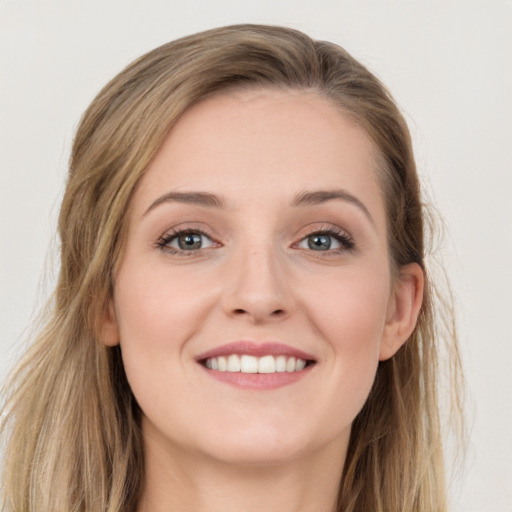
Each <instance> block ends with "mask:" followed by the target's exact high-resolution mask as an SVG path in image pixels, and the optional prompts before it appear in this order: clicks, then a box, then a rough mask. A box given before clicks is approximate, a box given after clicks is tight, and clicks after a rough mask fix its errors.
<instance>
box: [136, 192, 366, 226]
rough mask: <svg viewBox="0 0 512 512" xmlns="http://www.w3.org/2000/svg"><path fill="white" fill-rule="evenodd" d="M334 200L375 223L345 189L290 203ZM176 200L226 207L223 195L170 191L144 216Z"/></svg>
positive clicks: (301, 195)
mask: <svg viewBox="0 0 512 512" xmlns="http://www.w3.org/2000/svg"><path fill="white" fill-rule="evenodd" d="M333 200H341V201H345V202H348V203H351V204H353V205H355V206H357V207H358V208H359V209H360V210H361V211H362V212H363V213H364V214H365V215H366V217H367V218H368V219H369V220H370V222H371V223H372V224H373V223H374V220H373V217H372V216H371V214H370V212H369V211H368V208H366V206H365V205H364V203H363V202H362V201H361V200H359V199H358V198H357V197H356V196H354V195H352V194H351V193H350V192H347V191H346V190H343V189H336V190H315V191H311V192H308V191H304V192H300V193H299V194H297V195H296V196H295V197H294V198H293V199H292V201H291V203H290V205H291V206H293V207H306V206H315V205H319V204H323V203H326V202H328V201H333ZM174 202H175V203H184V204H195V205H199V206H206V207H208V208H221V209H225V208H226V203H225V202H224V200H223V199H222V198H221V197H219V196H217V195H215V194H211V193H209V192H168V193H167V194H164V195H163V196H160V197H159V198H157V199H155V201H153V202H152V203H151V205H150V206H149V208H148V209H147V210H146V211H145V212H144V214H143V216H144V215H146V214H147V213H149V212H150V211H151V210H153V209H154V208H156V207H157V206H159V205H161V204H163V203H174Z"/></svg>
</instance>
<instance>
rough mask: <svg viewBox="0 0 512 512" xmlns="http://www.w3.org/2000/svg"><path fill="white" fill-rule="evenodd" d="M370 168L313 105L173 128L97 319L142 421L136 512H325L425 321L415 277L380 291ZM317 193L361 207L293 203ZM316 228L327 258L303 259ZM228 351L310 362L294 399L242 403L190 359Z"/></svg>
mask: <svg viewBox="0 0 512 512" xmlns="http://www.w3.org/2000/svg"><path fill="white" fill-rule="evenodd" d="M376 156H377V150H376V148H375V147H374V145H373V143H372V142H371V141H370V140H369V138H368V137H367V136H366V134H365V133H364V132H363V131H362V130H361V129H359V128H358V127H357V126H356V125H355V124H354V123H353V122H352V121H350V120H349V119H348V118H347V117H346V116H345V115H343V114H342V113H341V112H340V110H338V109H337V108H336V107H335V106H334V105H333V104H331V103H330V102H329V101H328V100H326V99H322V98H320V97H319V96H317V95H315V94H313V93H308V92H293V91H288V92H283V91H274V90H256V91H240V92H235V93H234V92H230V93H229V94H224V95H217V96H214V97H212V98H209V99H207V100H204V101H202V102H201V103H199V104H197V105H195V106H193V107H192V108H190V109H189V110H188V111H187V112H186V113H185V114H184V115H183V116H182V117H181V119H180V120H179V121H178V123H177V124H176V125H175V126H174V127H173V129H172V131H171V132H170V134H169V136H168V138H167V139H166V141H165V143H164V145H163V146H162V148H161V150H160V151H159V153H158V155H157V157H156V159H155V160H154V161H153V163H152V165H151V166H150V168H149V169H148V171H147V173H146V174H145V175H144V177H143V179H142V180H141V182H140V185H139V187H138V189H137V190H136V193H135V195H134V197H133V200H132V203H131V207H130V211H129V218H128V222H129V230H128V238H127V245H126V251H125V253H124V255H123V259H122V261H121V263H120V266H119V270H118V273H117V275H116V279H115V291H114V299H113V302H112V304H111V307H110V310H109V313H108V314H107V315H106V318H105V320H104V340H105V343H107V344H109V345H115V344H117V343H120V344H121V348H122V353H123V360H124V364H125V368H126V373H127V377H128V380H129V383H130V386H131V387H132V390H133V393H134V395H135V397H136V398H137V400H138V402H139V404H140V406H141V408H142V410H143V413H144V417H143V424H142V428H143V438H144V443H145V453H146V481H145V490H144V493H143V495H142V497H141V500H140V505H139V509H138V510H139V511H149V510H151V511H154V512H159V511H167V510H184V511H188V510H194V511H197V510H208V511H219V512H220V511H222V512H226V511H230V510H237V511H239V510H244V511H249V512H250V511H256V510H258V511H259V510H280V511H284V512H287V511H330V510H333V507H334V504H335V501H336V494H337V487H338V484H339V479H340V476H341V472H342V467H343V463H344V459H345V453H346V449H347V444H348V440H349V435H350V428H351V424H352V422H353V420H354V418H355V416H356V415H357V413H358V412H359V411H360V409H361V408H362V406H363V404H364V402H365V400H366V397H367V396H368V393H369V391H370V389H371V386H372V383H373V380H374V377H375V372H376V369H377V365H378V362H379V360H383V359H387V358H389V357H391V356H392V355H393V354H394V353H395V352H396V350H398V348H399V347H400V346H401V345H402V343H404V341H405V340H406V339H407V338H408V336H409V335H410V333H411V332H412V330H413V328H414V325H415V323H416V318H417V315H418V311H419V308H420V305H421V296H422V287H423V278H422V273H421V270H420V269H419V267H418V266H417V265H415V264H411V265H409V266H407V267H405V268H404V269H402V272H401V276H400V277H399V278H398V279H392V277H391V275H390V262H389V256H388V248H387V243H386V239H387V233H386V217H385V209H384V200H383V196H382V192H381V188H380V186H379V183H378V170H376V164H375V162H376V160H377V158H376ZM319 190H321V191H333V190H337V191H339V190H343V191H344V192H345V193H348V194H350V196H351V197H353V198H356V199H357V201H359V202H360V204H356V202H355V201H354V200H347V199H346V198H336V199H331V200H325V201H321V202H320V203H318V204H303V205H301V206H296V205H294V204H293V203H294V201H295V203H296V202H297V197H298V196H299V195H300V194H301V193H304V192H305V191H306V192H312V191H319ZM169 192H174V193H175V192H180V193H183V192H201V193H209V194H214V195H215V196H216V197H218V198H220V200H222V202H223V206H222V207H219V206H218V205H209V204H203V203H185V202H181V201H173V200H163V199H161V198H162V196H164V195H165V194H168V193H169ZM365 210H366V211H365ZM177 228H178V229H187V230H189V231H190V232H194V233H195V232H204V233H206V235H207V236H203V237H202V238H201V239H200V240H201V243H202V248H201V249H198V250H192V251H185V250H179V245H178V240H177V239H176V238H174V239H172V240H170V241H169V237H170V236H172V232H173V230H175V229H177ZM326 229H329V230H334V231H336V235H332V234H330V233H325V235H326V236H327V237H330V238H329V240H330V241H331V244H332V245H331V248H330V249H328V250H318V248H317V247H316V246H314V248H313V249H312V248H311V247H310V245H308V241H311V239H312V237H311V235H312V234H313V233H318V232H320V231H322V232H324V231H325V230H326ZM169 233H171V235H169ZM338 234H340V235H341V236H342V237H345V238H347V237H348V238H349V239H350V241H351V244H353V247H349V246H348V245H346V243H345V242H344V241H343V240H342V241H341V242H340V241H338V240H337V239H336V236H338ZM166 236H167V240H168V241H169V243H168V244H167V245H166V246H164V247H162V246H161V245H162V244H163V242H162V238H165V237H166ZM308 237H309V238H308ZM159 241H160V245H159ZM349 245H350V244H349ZM236 340H251V341H254V342H256V343H262V342H265V341H274V342H280V343H283V344H285V345H288V346H290V347H294V348H297V349H300V350H302V351H305V352H307V353H309V354H312V355H313V356H314V359H315V364H314V365H313V367H312V368H310V369H309V371H308V373H307V375H306V376H304V377H303V378H302V379H300V380H298V381H297V382H295V383H293V384H290V385H286V386H282V387H279V388H277V389H265V390H254V389H240V388H238V387H234V386H232V385H230V384H226V383H225V382H219V381H218V380H216V379H213V378H212V377H211V376H210V375H209V373H208V372H207V371H206V370H205V369H204V368H203V367H202V366H201V365H200V364H199V363H198V362H197V361H196V358H197V356H198V355H199V354H201V353H203V352H205V351H207V350H210V349H213V348H215V347H218V346H220V345H223V344H225V343H228V342H233V341H236Z"/></svg>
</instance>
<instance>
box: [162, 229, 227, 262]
mask: <svg viewBox="0 0 512 512" xmlns="http://www.w3.org/2000/svg"><path fill="white" fill-rule="evenodd" d="M183 235H201V236H203V237H206V238H208V239H209V240H212V242H213V244H214V245H216V246H218V245H220V244H218V243H216V242H214V241H213V239H212V237H211V236H210V235H209V234H208V233H206V232H205V231H204V230H202V229H198V228H183V229H174V230H172V231H170V232H168V233H166V234H165V235H163V236H161V237H160V238H159V239H158V241H157V243H156V246H157V247H158V248H159V249H161V250H162V251H165V252H168V253H170V254H179V255H180V256H192V255H194V254H197V253H198V251H201V250H204V248H200V249H191V250H188V251H186V250H183V249H176V248H175V247H170V246H169V244H170V243H171V242H173V241H174V240H175V239H177V238H178V237H180V236H183Z"/></svg>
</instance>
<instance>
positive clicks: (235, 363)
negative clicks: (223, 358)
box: [212, 354, 240, 372]
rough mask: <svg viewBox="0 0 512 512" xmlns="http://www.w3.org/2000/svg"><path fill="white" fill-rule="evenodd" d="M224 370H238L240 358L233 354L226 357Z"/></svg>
mask: <svg viewBox="0 0 512 512" xmlns="http://www.w3.org/2000/svg"><path fill="white" fill-rule="evenodd" d="M212 359H215V357H212ZM226 371H228V372H239V371H240V358H239V357H238V356H237V355H235V354H233V355H231V356H229V357H228V364H227V367H226Z"/></svg>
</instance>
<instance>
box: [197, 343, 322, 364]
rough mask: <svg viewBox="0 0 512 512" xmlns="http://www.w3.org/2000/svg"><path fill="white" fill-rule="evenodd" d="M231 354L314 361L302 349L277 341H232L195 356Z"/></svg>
mask: <svg viewBox="0 0 512 512" xmlns="http://www.w3.org/2000/svg"><path fill="white" fill-rule="evenodd" d="M231 354H238V355H249V356H256V357H263V356H289V357H295V358H298V359H304V360H306V361H314V360H315V358H314V357H313V356H312V355H311V354H308V353H306V352H304V351H302V350H299V349H297V348H294V347H291V346H289V345H285V344H283V343H277V342H265V343H256V342H254V341H234V342H232V343H226V344H225V345H221V346H219V347H215V348H212V349H211V350H208V351H206V352H203V353H202V354H200V355H199V356H197V357H196V359H197V360H198V361H202V360H204V359H210V358H212V357H220V356H229V355H231Z"/></svg>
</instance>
